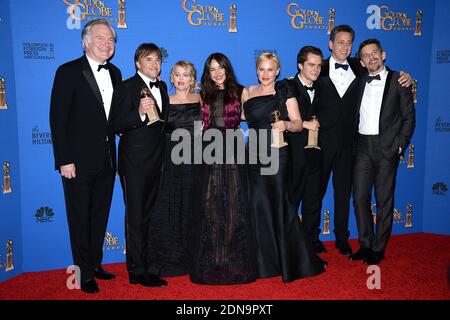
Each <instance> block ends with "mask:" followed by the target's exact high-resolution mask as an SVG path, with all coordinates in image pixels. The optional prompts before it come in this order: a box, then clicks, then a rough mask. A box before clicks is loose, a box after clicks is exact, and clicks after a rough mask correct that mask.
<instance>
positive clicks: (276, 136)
mask: <svg viewBox="0 0 450 320" xmlns="http://www.w3.org/2000/svg"><path fill="white" fill-rule="evenodd" d="M280 115H281V113H280V111H279V110H275V111H273V112H272V122H273V123H277V122H278V121H280ZM272 141H273V142H272V144H271V145H270V146H271V147H272V148H283V147H285V146H287V145H288V144H287V143H286V141H284V135H283V132H280V131H278V130H277V129H275V128H272Z"/></svg>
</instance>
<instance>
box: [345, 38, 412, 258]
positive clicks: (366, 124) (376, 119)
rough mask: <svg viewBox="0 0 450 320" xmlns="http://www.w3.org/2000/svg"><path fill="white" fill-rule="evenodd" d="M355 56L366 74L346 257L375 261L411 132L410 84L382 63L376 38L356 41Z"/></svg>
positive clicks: (388, 223)
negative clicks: (352, 236) (352, 233)
mask: <svg viewBox="0 0 450 320" xmlns="http://www.w3.org/2000/svg"><path fill="white" fill-rule="evenodd" d="M358 55H359V58H360V60H361V65H362V66H363V67H366V68H367V70H368V71H369V74H368V75H366V76H364V77H363V78H362V79H361V90H360V94H359V102H358V113H357V122H356V123H357V136H356V153H355V163H354V172H353V202H354V206H355V213H356V221H357V223H358V238H359V243H360V246H361V247H360V249H359V250H358V251H357V252H356V253H355V254H353V255H352V256H351V257H350V258H351V259H352V260H364V262H365V263H367V264H378V263H380V262H381V260H383V258H384V252H385V249H386V246H387V243H388V240H389V237H390V235H391V231H392V220H393V210H394V190H395V181H396V176H397V168H398V162H399V158H400V157H401V156H402V155H403V153H404V151H405V149H406V147H407V146H408V144H409V141H410V140H411V136H412V134H413V131H414V127H415V110H414V104H413V98H412V92H411V89H410V88H404V87H402V86H401V85H400V84H399V83H398V79H399V77H400V74H399V73H398V72H395V71H393V70H390V69H389V68H387V67H385V65H384V60H385V59H386V52H384V51H383V48H382V47H381V44H380V42H379V41H378V40H377V39H368V40H366V41H364V42H362V43H361V44H360V46H359V52H358ZM372 188H374V190H375V198H376V205H377V215H376V232H375V234H374V231H373V229H374V224H373V217H372V211H371V209H370V205H371V200H372Z"/></svg>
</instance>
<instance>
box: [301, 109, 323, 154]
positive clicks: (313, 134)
mask: <svg viewBox="0 0 450 320" xmlns="http://www.w3.org/2000/svg"><path fill="white" fill-rule="evenodd" d="M311 121H314V122H317V117H316V116H312V117H311ZM318 140H319V131H316V130H308V145H307V146H305V149H317V150H320V147H319V146H318V144H317V143H318Z"/></svg>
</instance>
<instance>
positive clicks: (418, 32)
mask: <svg viewBox="0 0 450 320" xmlns="http://www.w3.org/2000/svg"><path fill="white" fill-rule="evenodd" d="M422 16H423V11H422V10H420V9H419V10H417V14H416V31H415V32H414V35H415V36H421V35H422Z"/></svg>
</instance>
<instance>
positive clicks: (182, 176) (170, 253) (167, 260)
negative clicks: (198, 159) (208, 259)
mask: <svg viewBox="0 0 450 320" xmlns="http://www.w3.org/2000/svg"><path fill="white" fill-rule="evenodd" d="M195 79H196V70H195V68H194V65H193V64H192V63H190V62H188V61H178V62H177V63H175V65H174V66H173V68H172V71H171V73H170V82H171V83H172V85H173V86H174V87H175V94H174V95H172V96H170V97H169V98H170V106H169V117H168V121H167V124H166V134H165V155H164V162H163V172H162V176H161V184H160V190H159V193H158V198H157V202H156V205H155V209H154V210H153V212H152V217H151V221H150V230H149V237H150V241H149V261H151V267H150V268H151V271H152V272H153V273H154V274H160V275H161V276H177V275H183V274H187V273H188V249H187V233H188V219H189V212H190V209H191V204H190V199H191V190H192V175H193V165H192V164H191V161H190V160H191V159H188V161H184V162H182V161H181V159H182V157H183V154H182V153H181V154H178V153H175V154H174V155H172V150H173V149H174V147H175V146H176V145H177V144H178V140H177V141H171V140H172V137H175V136H179V135H177V133H181V134H188V136H186V137H184V136H183V139H188V140H190V141H189V144H192V142H193V131H194V121H200V95H199V94H198V93H195V92H194V88H195ZM176 130H177V131H176ZM182 130H184V132H183V131H182ZM174 132H175V134H174ZM175 157H178V159H176V158H175Z"/></svg>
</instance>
